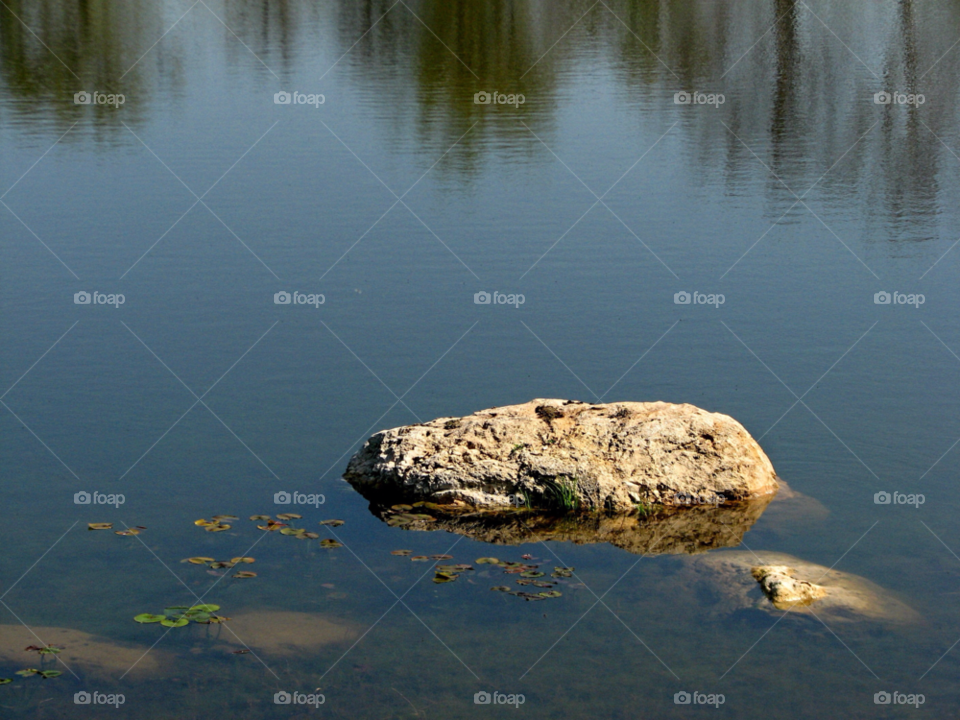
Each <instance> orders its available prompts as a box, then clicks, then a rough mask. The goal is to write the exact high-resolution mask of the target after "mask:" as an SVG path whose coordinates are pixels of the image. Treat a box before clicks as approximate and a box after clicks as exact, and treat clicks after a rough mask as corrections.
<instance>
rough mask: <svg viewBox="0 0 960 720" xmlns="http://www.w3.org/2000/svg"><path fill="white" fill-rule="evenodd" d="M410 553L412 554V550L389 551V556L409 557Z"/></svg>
mask: <svg viewBox="0 0 960 720" xmlns="http://www.w3.org/2000/svg"><path fill="white" fill-rule="evenodd" d="M412 552H413V550H391V551H390V554H391V555H402V556H407V555H410V554H411V553H412Z"/></svg>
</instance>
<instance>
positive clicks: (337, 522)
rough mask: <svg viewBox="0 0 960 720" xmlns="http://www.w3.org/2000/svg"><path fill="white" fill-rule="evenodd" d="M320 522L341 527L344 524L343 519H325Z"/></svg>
mask: <svg viewBox="0 0 960 720" xmlns="http://www.w3.org/2000/svg"><path fill="white" fill-rule="evenodd" d="M320 524H321V525H329V526H330V527H340V526H341V525H343V520H324V521H323V522H321V523H320Z"/></svg>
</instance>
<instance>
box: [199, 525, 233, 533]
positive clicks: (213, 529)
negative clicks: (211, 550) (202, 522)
mask: <svg viewBox="0 0 960 720" xmlns="http://www.w3.org/2000/svg"><path fill="white" fill-rule="evenodd" d="M204 529H205V530H206V531H207V532H223V531H224V530H229V529H230V526H229V525H223V524H218V525H211V526H210V527H207V528H204Z"/></svg>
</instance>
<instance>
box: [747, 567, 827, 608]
mask: <svg viewBox="0 0 960 720" xmlns="http://www.w3.org/2000/svg"><path fill="white" fill-rule="evenodd" d="M795 572H796V570H794V569H793V568H789V567H787V566H786V565H761V566H759V567H755V568H751V570H750V573H751V574H752V575H753V577H754V578H756V580H757V582H759V583H760V587H761V588H763V592H764V594H765V595H766V596H767V597H768V598H769V599H770V602H772V603H773V605H774V607H776V608H777V609H778V610H786V609H787V608H791V607H794V606H796V605H809V604H811V603H813V602H816V601H817V600H819V599H820V598H822V597H823V596H824V595H826V594H827V591H826V588H824V587H823V586H821V585H814V584H813V583H810V582H806V581H804V580H797V579H796V578H795V577H793V573H795Z"/></svg>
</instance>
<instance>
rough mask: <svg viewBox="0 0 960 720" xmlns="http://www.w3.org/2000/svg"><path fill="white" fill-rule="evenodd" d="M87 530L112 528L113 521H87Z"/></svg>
mask: <svg viewBox="0 0 960 720" xmlns="http://www.w3.org/2000/svg"><path fill="white" fill-rule="evenodd" d="M87 530H113V523H87Z"/></svg>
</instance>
